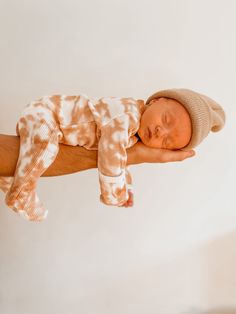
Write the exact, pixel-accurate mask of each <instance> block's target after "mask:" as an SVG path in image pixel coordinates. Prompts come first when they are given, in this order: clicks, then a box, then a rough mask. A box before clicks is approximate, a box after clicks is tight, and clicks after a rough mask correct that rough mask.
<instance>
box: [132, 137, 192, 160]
mask: <svg viewBox="0 0 236 314" xmlns="http://www.w3.org/2000/svg"><path fill="white" fill-rule="evenodd" d="M194 155H195V151H194V150H189V151H182V150H180V149H178V150H169V149H161V148H151V147H147V146H146V145H144V144H143V143H142V142H138V143H136V144H135V145H134V146H133V147H131V148H130V149H129V154H128V164H139V163H145V162H147V163H155V162H157V163H164V162H173V161H182V160H184V159H186V158H189V157H193V156H194Z"/></svg>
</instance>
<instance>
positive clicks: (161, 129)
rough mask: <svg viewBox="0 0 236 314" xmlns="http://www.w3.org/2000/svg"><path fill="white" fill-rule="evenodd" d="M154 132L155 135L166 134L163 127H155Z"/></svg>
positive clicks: (161, 135)
mask: <svg viewBox="0 0 236 314" xmlns="http://www.w3.org/2000/svg"><path fill="white" fill-rule="evenodd" d="M155 134H156V136H157V137H163V136H165V135H166V134H167V130H166V129H165V128H163V127H160V126H159V127H157V128H156V130H155Z"/></svg>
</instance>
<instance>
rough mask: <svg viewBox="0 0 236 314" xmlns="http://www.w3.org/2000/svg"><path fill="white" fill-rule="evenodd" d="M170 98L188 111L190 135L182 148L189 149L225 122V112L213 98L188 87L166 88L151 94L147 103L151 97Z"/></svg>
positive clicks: (220, 127) (217, 129) (147, 102)
mask: <svg viewBox="0 0 236 314" xmlns="http://www.w3.org/2000/svg"><path fill="white" fill-rule="evenodd" d="M160 97H166V98H171V99H174V100H177V101H178V102H180V103H181V104H182V105H183V106H184V107H185V109H186V110H187V111H188V113H189V115H190V118H191V122H192V136H191V139H190V141H189V143H188V144H187V145H186V146H185V147H184V148H182V150H190V149H192V148H194V147H196V146H197V145H198V144H200V143H201V142H202V140H203V139H204V138H205V137H206V136H207V135H208V133H209V132H210V131H212V132H218V131H220V130H221V129H222V128H223V126H224V124H225V112H224V110H223V108H222V107H221V106H220V105H219V104H218V103H216V102H215V101H214V100H213V99H211V98H209V97H208V96H206V95H203V94H199V93H197V92H194V91H192V90H190V89H184V88H179V89H177V88H176V89H166V90H161V91H159V92H156V93H155V94H153V95H151V96H150V97H149V98H148V99H147V101H146V105H148V104H149V103H150V102H151V101H152V100H153V99H157V98H160Z"/></svg>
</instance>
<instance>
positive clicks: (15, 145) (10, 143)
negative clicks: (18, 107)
mask: <svg viewBox="0 0 236 314" xmlns="http://www.w3.org/2000/svg"><path fill="white" fill-rule="evenodd" d="M19 147H20V138H19V136H14V135H4V134H0V176H13V175H14V172H15V168H16V164H17V159H18V155H19ZM131 163H132V164H135V163H138V161H137V158H135V151H134V150H132V151H130V152H128V164H131ZM96 167H97V151H92V150H87V149H85V148H84V147H80V146H69V145H64V144H59V152H58V154H57V157H56V159H55V160H54V162H53V163H52V164H51V165H50V166H49V167H48V169H47V170H46V171H45V172H44V173H43V174H42V176H44V177H48V176H59V175H65V174H70V173H74V172H78V171H83V170H88V169H91V168H96Z"/></svg>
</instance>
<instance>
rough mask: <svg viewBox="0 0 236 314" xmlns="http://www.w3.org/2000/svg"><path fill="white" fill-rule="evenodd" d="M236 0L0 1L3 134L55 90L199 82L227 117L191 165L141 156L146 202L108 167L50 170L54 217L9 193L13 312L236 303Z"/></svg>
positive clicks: (6, 231)
mask: <svg viewBox="0 0 236 314" xmlns="http://www.w3.org/2000/svg"><path fill="white" fill-rule="evenodd" d="M235 11H236V2H235V1H233V0H195V1H193V0H179V1H174V0H173V1H171V0H119V1H118V0H100V1H99V0H93V1H92V0H90V1H81V0H77V1H76V0H60V1H59V0H58V1H56V0H54V1H53V0H52V1H48V0H40V1H34V0H31V1H30V0H21V1H14V0H0V38H1V39H0V54H1V59H0V84H1V93H0V106H1V107H0V108H1V116H0V133H5V134H15V124H16V121H17V118H18V116H19V114H20V112H21V111H22V109H23V108H24V107H25V105H26V104H27V103H28V102H29V101H30V100H34V99H36V98H38V97H41V96H43V95H50V94H54V93H61V94H68V95H70V94H77V93H80V92H83V93H85V94H87V95H89V96H100V97H102V96H123V97H126V96H127V97H128V96H131V97H136V98H142V99H147V97H148V96H150V95H151V94H152V93H154V92H155V91H157V90H160V89H164V88H181V87H183V88H190V89H193V90H196V91H198V92H202V93H205V94H206V95H208V96H210V97H212V98H213V99H215V100H216V101H218V102H219V103H220V104H222V106H223V107H224V108H225V111H226V116H227V122H226V126H225V128H224V129H223V130H222V131H221V132H219V133H211V134H210V135H209V137H208V138H207V139H206V140H205V141H204V142H203V143H202V144H201V145H200V146H199V147H198V148H197V149H196V156H195V157H194V158H190V159H187V160H185V161H184V162H179V163H167V164H143V165H138V166H133V167H132V168H131V169H132V174H133V178H134V188H135V206H134V207H133V208H118V207H108V206H105V205H103V204H101V203H100V202H99V186H98V178H97V171H96V169H94V170H89V171H85V172H81V173H76V174H73V175H68V176H61V177H51V178H41V179H40V180H39V182H38V194H39V196H40V198H41V200H42V201H43V202H44V205H45V207H47V209H48V210H49V215H48V218H47V220H46V221H44V222H42V223H32V222H27V221H25V220H23V219H22V218H20V217H19V216H18V215H16V214H15V213H14V212H13V211H12V210H10V209H9V208H8V207H7V206H6V205H5V204H4V196H3V194H1V195H0V206H1V210H0V243H1V244H0V245H1V250H0V261H1V262H0V313H1V314H32V313H33V314H51V313H57V314H77V313H80V314H121V313H122V314H146V313H148V314H156V313H160V314H235V313H236V269H235V262H236V246H235V241H236V210H235V209H236V203H235V195H234V194H235V184H234V179H235V175H236V166H235V157H236V150H235V131H236V127H235V114H236V109H235V94H234V92H235V81H236V80H235V79H236V77H235V76H236V61H235V60H236V58H235V56H236V37H235V28H236V20H235Z"/></svg>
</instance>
